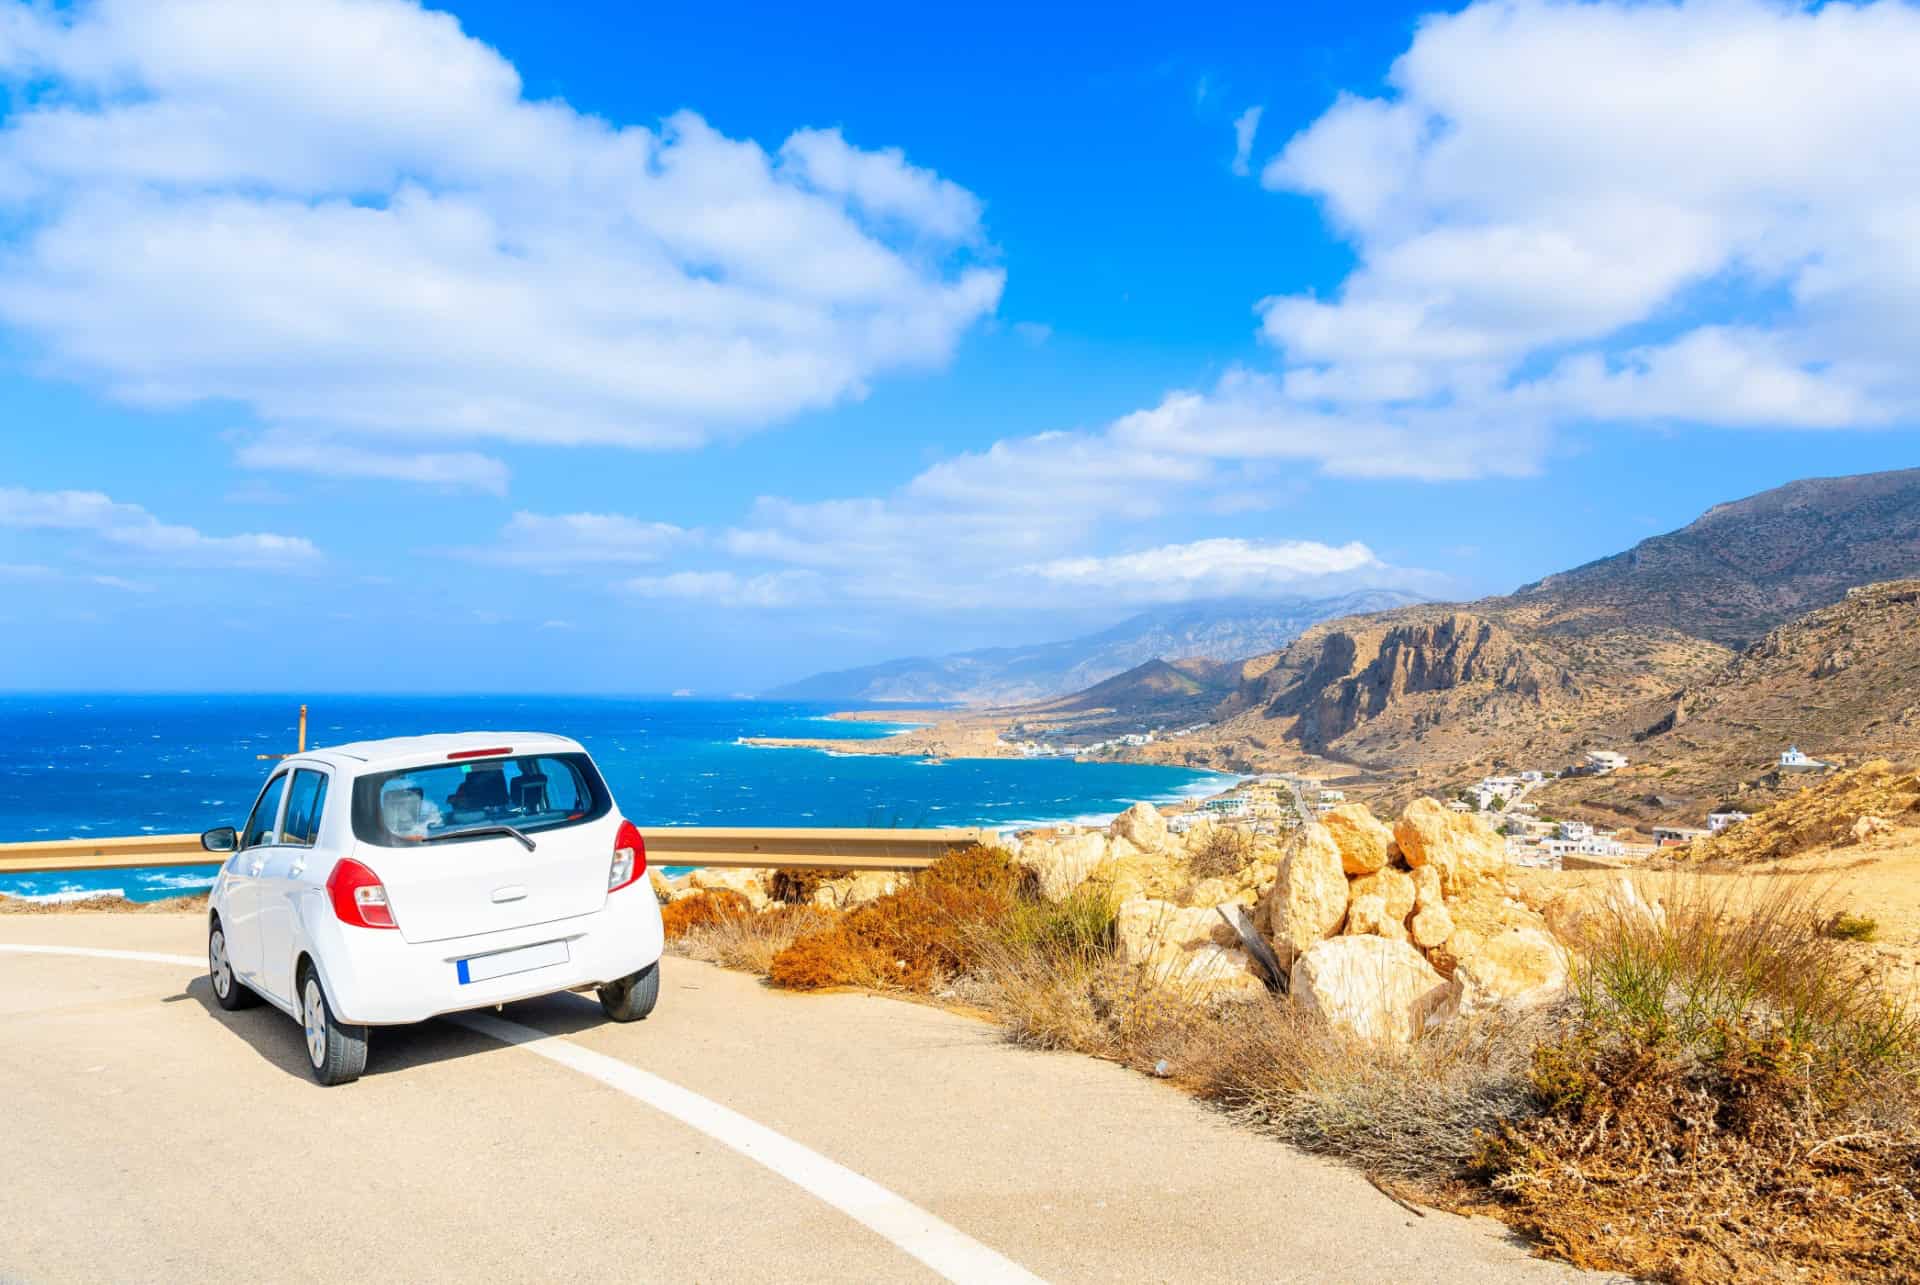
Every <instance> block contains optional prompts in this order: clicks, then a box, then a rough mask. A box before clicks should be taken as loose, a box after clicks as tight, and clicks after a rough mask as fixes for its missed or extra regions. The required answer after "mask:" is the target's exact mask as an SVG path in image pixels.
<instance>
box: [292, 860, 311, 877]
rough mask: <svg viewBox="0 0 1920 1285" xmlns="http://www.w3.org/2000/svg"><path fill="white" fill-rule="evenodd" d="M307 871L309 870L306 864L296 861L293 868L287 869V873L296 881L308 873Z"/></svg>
mask: <svg viewBox="0 0 1920 1285" xmlns="http://www.w3.org/2000/svg"><path fill="white" fill-rule="evenodd" d="M306 869H307V863H306V862H304V861H296V862H294V863H293V864H292V865H291V866H288V867H287V873H288V874H289V875H291V876H293V877H294V878H295V879H298V878H299V877H300V876H301V875H302V874H304V873H306Z"/></svg>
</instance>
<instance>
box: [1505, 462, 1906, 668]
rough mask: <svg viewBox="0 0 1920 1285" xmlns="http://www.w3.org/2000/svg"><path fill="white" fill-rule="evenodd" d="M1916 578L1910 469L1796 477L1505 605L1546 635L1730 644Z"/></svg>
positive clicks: (1524, 591)
mask: <svg viewBox="0 0 1920 1285" xmlns="http://www.w3.org/2000/svg"><path fill="white" fill-rule="evenodd" d="M1914 575H1920V468H1913V469H1900V470H1897V471H1894V472H1889V473H1863V474H1859V475H1857V476H1854V477H1822V478H1808V479H1806V480H1803V481H1799V482H1789V483H1787V484H1786V485H1785V486H1780V487H1775V488H1774V489H1773V490H1771V491H1763V492H1761V493H1760V494H1758V495H1753V496H1749V497H1748V498H1746V499H1744V500H1736V501H1733V502H1732V503H1730V504H1719V505H1715V506H1714V507H1713V508H1711V509H1708V510H1707V511H1706V512H1705V513H1704V514H1702V515H1701V516H1700V517H1699V518H1698V519H1697V520H1695V521H1693V522H1691V523H1688V524H1687V525H1686V526H1684V527H1682V528H1681V529H1680V530H1678V531H1673V532H1669V533H1668V534H1666V535H1659V536H1654V537H1653V538H1652V539H1648V540H1642V541H1641V542H1640V543H1639V544H1636V545H1635V546H1634V547H1633V548H1631V549H1629V550H1627V551H1626V552H1625V553H1617V554H1615V555H1613V556H1612V557H1610V558H1602V559H1600V560H1599V561H1597V562H1589V563H1587V564H1586V565H1585V566H1582V567H1575V568H1574V569H1573V570H1571V571H1565V572H1561V573H1560V574H1558V575H1552V576H1548V577H1547V578H1546V579H1544V580H1541V581H1539V582H1537V583H1535V584H1530V585H1525V586H1523V587H1522V588H1520V589H1519V590H1517V591H1516V592H1515V593H1514V594H1513V595H1512V597H1511V598H1509V599H1507V600H1506V601H1507V604H1508V607H1509V610H1511V611H1514V612H1518V613H1525V614H1526V615H1527V616H1528V617H1529V618H1530V620H1531V621H1532V623H1534V624H1535V625H1537V626H1538V627H1540V628H1542V629H1546V630H1551V631H1553V632H1557V633H1574V634H1585V633H1595V632H1606V631H1608V630H1613V629H1619V628H1623V627H1629V626H1644V625H1657V626H1661V627H1664V628H1667V629H1672V630H1675V631H1677V632H1680V633H1684V634H1689V635H1692V636H1693V637H1696V638H1704V639H1707V640H1709V641H1711V642H1717V643H1720V644H1722V645H1723V646H1727V647H1733V648H1740V647H1744V646H1746V645H1747V644H1748V643H1750V642H1753V641H1754V640H1755V639H1757V638H1758V637H1760V635H1762V634H1764V633H1765V632H1766V631H1767V630H1769V629H1771V628H1773V627H1774V626H1775V625H1779V624H1783V623H1785V622H1786V621H1788V620H1791V619H1793V618H1794V617H1796V616H1799V615H1802V614H1804V613H1805V612H1807V611H1810V610H1812V609H1813V608H1815V607H1823V606H1825V605H1827V604H1828V603H1830V602H1835V601H1837V600H1838V599H1839V598H1840V597H1841V595H1842V594H1844V593H1845V592H1846V591H1847V589H1849V588H1850V587H1852V586H1854V585H1859V584H1866V583H1868V582H1871V581H1875V580H1891V579H1895V578H1899V577H1903V576H1914Z"/></svg>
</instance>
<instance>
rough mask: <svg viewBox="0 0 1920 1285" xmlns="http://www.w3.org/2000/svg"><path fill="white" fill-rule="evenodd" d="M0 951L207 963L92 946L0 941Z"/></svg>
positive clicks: (194, 964) (198, 965)
mask: <svg viewBox="0 0 1920 1285" xmlns="http://www.w3.org/2000/svg"><path fill="white" fill-rule="evenodd" d="M0 950H7V951H12V952H14V953H15V954H18V955H86V956H88V957H90V958H92V959H131V960H135V961H138V962H140V963H144V964H185V965H186V966H187V967H189V968H205V967H206V966H207V961H206V960H205V959H202V958H201V957H200V956H198V955H162V954H160V953H159V952H158V951H152V950H99V949H96V948H95V947H92V946H11V945H8V944H7V943H6V942H3V941H0Z"/></svg>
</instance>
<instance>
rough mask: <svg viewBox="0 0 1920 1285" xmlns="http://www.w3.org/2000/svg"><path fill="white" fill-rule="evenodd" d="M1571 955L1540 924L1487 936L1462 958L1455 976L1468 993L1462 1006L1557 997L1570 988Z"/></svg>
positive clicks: (1526, 1002) (1534, 1001)
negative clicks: (1568, 979)
mask: <svg viewBox="0 0 1920 1285" xmlns="http://www.w3.org/2000/svg"><path fill="white" fill-rule="evenodd" d="M1567 959H1568V956H1567V951H1566V948H1565V947H1564V946H1562V945H1561V944H1560V943H1559V942H1557V941H1555V940H1554V939H1553V937H1552V936H1551V935H1550V934H1548V933H1546V932H1544V931H1542V930H1541V929H1538V928H1525V927H1522V928H1509V929H1508V930H1507V931H1505V932H1503V933H1500V934H1499V935H1497V936H1494V937H1490V938H1487V939H1485V940H1483V941H1482V942H1480V943H1479V945H1478V948H1477V949H1474V950H1472V951H1471V952H1470V953H1468V954H1466V955H1464V956H1462V957H1461V958H1460V960H1459V965H1458V969H1457V971H1456V977H1457V979H1458V980H1460V981H1462V982H1463V983H1465V987H1466V991H1465V993H1466V995H1467V996H1468V1000H1467V1002H1465V1003H1464V1004H1463V1005H1462V1007H1463V1010H1469V1011H1470V1010H1472V1009H1474V1008H1485V1007H1488V1006H1491V1005H1494V1004H1501V1005H1511V1006H1525V1005H1532V1004H1540V1003H1544V1002H1546V1001H1548V1000H1552V999H1557V998H1558V997H1559V996H1560V995H1561V994H1562V993H1564V992H1565V991H1566V988H1567Z"/></svg>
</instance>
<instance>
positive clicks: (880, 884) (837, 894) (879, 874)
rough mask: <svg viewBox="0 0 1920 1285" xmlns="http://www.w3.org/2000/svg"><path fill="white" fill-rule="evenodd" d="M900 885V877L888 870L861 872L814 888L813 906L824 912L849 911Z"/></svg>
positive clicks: (878, 898) (880, 896) (876, 899)
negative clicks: (824, 910)
mask: <svg viewBox="0 0 1920 1285" xmlns="http://www.w3.org/2000/svg"><path fill="white" fill-rule="evenodd" d="M900 884H901V879H900V876H899V875H897V874H895V873H893V872H892V871H890V870H863V871H860V872H859V873H858V874H850V875H843V876H842V877H840V878H838V879H829V880H827V882H825V883H823V884H821V885H820V886H819V887H818V888H815V889H814V890H813V904H814V905H816V906H819V907H821V908H822V909H826V910H851V909H853V908H854V907H855V906H864V905H866V904H867V903H868V902H870V901H878V900H880V898H882V897H884V896H886V895H887V894H888V893H890V892H895V891H897V890H898V889H899V887H900Z"/></svg>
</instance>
